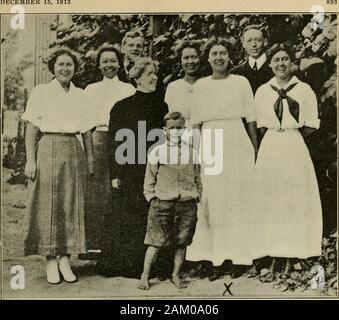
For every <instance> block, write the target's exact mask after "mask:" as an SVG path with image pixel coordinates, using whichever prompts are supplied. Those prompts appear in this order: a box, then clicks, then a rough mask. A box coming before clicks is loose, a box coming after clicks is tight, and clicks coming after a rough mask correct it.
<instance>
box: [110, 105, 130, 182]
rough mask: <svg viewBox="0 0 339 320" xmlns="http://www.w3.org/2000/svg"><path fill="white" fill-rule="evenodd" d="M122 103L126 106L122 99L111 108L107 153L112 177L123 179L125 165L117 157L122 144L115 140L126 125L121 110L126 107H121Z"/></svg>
mask: <svg viewBox="0 0 339 320" xmlns="http://www.w3.org/2000/svg"><path fill="white" fill-rule="evenodd" d="M121 105H122V106H123V107H126V105H124V102H123V101H120V102H118V103H117V104H116V105H115V107H114V108H113V109H112V110H111V113H110V120H109V126H108V133H107V155H108V163H109V171H110V175H111V179H121V174H120V172H121V168H122V167H123V165H120V164H118V163H117V161H116V159H115V151H116V149H117V148H118V146H119V145H120V144H121V142H120V141H116V140H115V135H116V133H117V131H118V130H119V129H121V128H124V127H125V124H124V123H123V121H124V119H123V115H122V114H121V113H122V112H121V111H122V110H123V109H124V108H121V107H120V106H121Z"/></svg>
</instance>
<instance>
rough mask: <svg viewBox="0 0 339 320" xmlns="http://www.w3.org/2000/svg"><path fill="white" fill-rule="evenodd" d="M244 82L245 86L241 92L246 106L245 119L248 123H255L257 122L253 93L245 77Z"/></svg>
mask: <svg viewBox="0 0 339 320" xmlns="http://www.w3.org/2000/svg"><path fill="white" fill-rule="evenodd" d="M242 80H243V86H242V91H241V92H240V94H241V96H242V99H243V104H244V109H245V118H246V121H247V122H253V121H256V114H255V107H254V97H253V91H252V88H251V85H250V83H249V82H248V80H247V79H246V78H245V77H243V79H242Z"/></svg>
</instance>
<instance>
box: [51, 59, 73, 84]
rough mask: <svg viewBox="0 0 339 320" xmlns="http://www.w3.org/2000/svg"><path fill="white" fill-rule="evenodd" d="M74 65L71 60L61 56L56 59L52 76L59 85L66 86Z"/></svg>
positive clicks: (70, 78)
mask: <svg viewBox="0 0 339 320" xmlns="http://www.w3.org/2000/svg"><path fill="white" fill-rule="evenodd" d="M74 71H75V65H74V62H73V59H72V58H71V57H70V56H68V55H66V54H62V55H60V56H59V57H57V59H56V61H55V64H54V75H55V77H56V79H57V80H58V81H59V82H60V83H64V84H68V83H70V81H71V80H72V78H73V75H74Z"/></svg>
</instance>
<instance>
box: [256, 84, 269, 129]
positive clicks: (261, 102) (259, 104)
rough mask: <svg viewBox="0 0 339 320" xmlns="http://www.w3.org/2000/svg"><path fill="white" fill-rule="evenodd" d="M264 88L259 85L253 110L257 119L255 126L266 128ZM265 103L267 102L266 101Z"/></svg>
mask: <svg viewBox="0 0 339 320" xmlns="http://www.w3.org/2000/svg"><path fill="white" fill-rule="evenodd" d="M264 91H265V90H264V89H263V88H262V87H260V88H259V89H258V90H257V92H256V94H255V98H254V110H255V115H256V121H257V128H263V127H265V128H267V124H265V122H266V121H265V113H264V110H265V94H264ZM266 103H267V102H266Z"/></svg>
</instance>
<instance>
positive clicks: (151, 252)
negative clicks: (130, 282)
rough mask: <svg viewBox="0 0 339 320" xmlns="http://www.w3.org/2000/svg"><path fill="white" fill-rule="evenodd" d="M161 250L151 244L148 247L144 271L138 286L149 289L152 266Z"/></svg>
mask: <svg viewBox="0 0 339 320" xmlns="http://www.w3.org/2000/svg"><path fill="white" fill-rule="evenodd" d="M158 252H159V248H156V247H152V246H149V247H148V248H147V251H146V254H145V261H144V271H143V272H142V275H141V279H140V280H139V283H138V288H139V289H141V290H148V289H149V282H148V280H149V276H150V272H151V267H152V265H153V263H154V261H155V259H156V258H157V255H158Z"/></svg>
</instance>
